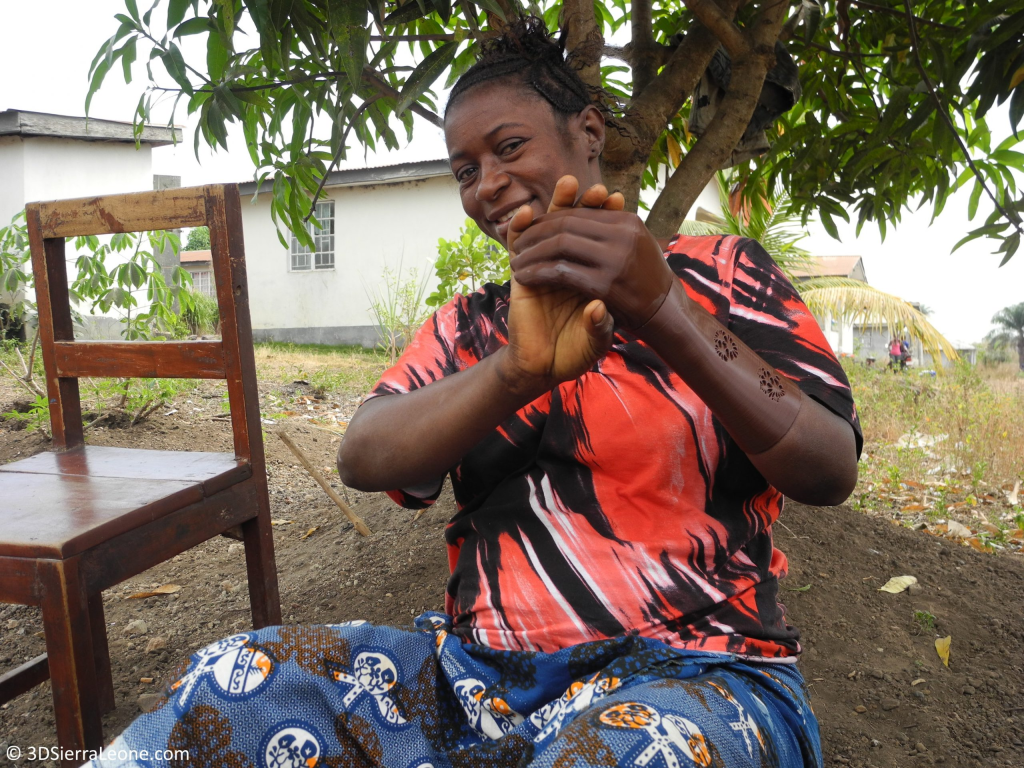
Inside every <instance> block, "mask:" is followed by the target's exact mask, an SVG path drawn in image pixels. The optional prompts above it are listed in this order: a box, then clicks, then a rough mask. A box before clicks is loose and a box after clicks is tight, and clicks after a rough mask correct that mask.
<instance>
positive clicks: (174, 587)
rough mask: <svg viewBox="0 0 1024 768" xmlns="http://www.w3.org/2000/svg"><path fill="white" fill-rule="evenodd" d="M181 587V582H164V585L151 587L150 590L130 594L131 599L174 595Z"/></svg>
mask: <svg viewBox="0 0 1024 768" xmlns="http://www.w3.org/2000/svg"><path fill="white" fill-rule="evenodd" d="M180 589H181V585H179V584H164V585H163V586H162V587H157V588H156V589H151V590H149V591H148V592H136V593H135V594H134V595H128V599H129V600H141V599H143V598H145V597H156V596H157V595H173V594H174V593H175V592H178V591H179V590H180Z"/></svg>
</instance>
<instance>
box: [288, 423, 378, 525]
mask: <svg viewBox="0 0 1024 768" xmlns="http://www.w3.org/2000/svg"><path fill="white" fill-rule="evenodd" d="M277 436H278V437H280V438H281V442H282V443H284V444H285V445H287V446H288V448H289V449H290V450H291V452H292V453H294V454H295V456H296V457H297V458H298V460H299V461H301V462H302V466H304V467H305V468H306V471H307V472H309V474H310V475H312V476H313V479H314V480H316V481H317V482H318V483H320V487H321V488H323V489H324V490H325V491H326V492H327V495H328V496H330V497H331V501H333V502H334V503H335V504H337V505H338V509H340V510H341V511H342V512H344V513H345V517H347V518H348V519H349V522H350V523H352V525H354V526H355V527H356V530H357V531H359V532H360V533H361V534H362V535H363V536H369V535H370V529H369V528H367V527H366V523H364V522H363V521H362V518H360V517H359V515H357V514H356V513H355V512H353V511H352V508H351V507H349V505H348V504H346V503H345V502H344V500H343V499H342V498H341V496H339V495H338V493H337V492H336V491H335V490H334V489H333V488H331V485H330V483H328V482H327V480H326V479H324V476H323V475H322V474H320V470H318V469H317V468H316V467H314V466H313V462H311V461H310V460H309V459H308V458H307V457H306V454H304V453H303V452H302V449H301V448H299V446H297V445H296V444H295V443H294V442H293V441H292V439H291V438H290V437H289V436H288V433H286V432H278V433H277Z"/></svg>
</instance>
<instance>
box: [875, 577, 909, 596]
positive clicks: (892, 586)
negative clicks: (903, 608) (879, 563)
mask: <svg viewBox="0 0 1024 768" xmlns="http://www.w3.org/2000/svg"><path fill="white" fill-rule="evenodd" d="M911 584H917V576H893V577H892V578H891V579H889V580H888V581H887V582H885V584H883V585H882V586H880V587H879V588H878V591H879V592H888V593H889V594H890V595H898V594H899V593H900V592H902V591H903V590H905V589H906V588H907V587H909V586H910V585H911Z"/></svg>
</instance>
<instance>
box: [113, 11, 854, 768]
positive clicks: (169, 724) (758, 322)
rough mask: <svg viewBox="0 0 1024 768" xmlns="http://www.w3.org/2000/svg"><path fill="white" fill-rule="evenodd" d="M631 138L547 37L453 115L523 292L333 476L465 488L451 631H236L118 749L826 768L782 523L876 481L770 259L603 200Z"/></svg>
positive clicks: (492, 72) (352, 448)
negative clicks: (859, 473)
mask: <svg viewBox="0 0 1024 768" xmlns="http://www.w3.org/2000/svg"><path fill="white" fill-rule="evenodd" d="M604 137H605V126H604V120H603V118H602V116H601V113H600V111H599V110H598V109H597V108H596V107H594V106H593V104H592V102H591V99H590V96H589V93H588V92H587V89H586V87H585V86H584V85H583V83H582V82H581V81H580V80H579V78H578V77H577V76H576V74H575V72H574V71H573V70H572V69H571V67H569V66H568V65H567V64H566V63H565V61H564V60H563V56H562V53H561V51H560V50H559V48H558V47H557V46H556V45H555V44H554V43H553V42H551V41H550V39H549V38H548V37H547V34H546V32H545V31H544V30H543V27H542V24H541V23H540V22H539V20H536V19H528V20H525V21H522V22H518V23H517V24H516V25H515V26H514V28H513V29H512V30H510V31H509V33H508V34H506V35H505V36H504V37H503V38H499V39H497V40H495V41H493V42H491V43H490V44H489V47H488V49H487V51H486V52H485V54H484V56H483V58H482V59H481V61H480V62H479V63H478V64H477V65H475V66H474V67H473V68H472V69H470V70H469V71H468V72H467V73H466V74H465V75H464V76H463V77H462V78H461V79H460V80H459V82H458V83H457V85H456V86H455V88H454V89H453V91H452V94H451V97H450V100H449V105H448V110H447V114H446V122H445V138H446V142H447V145H448V149H449V156H450V159H451V165H452V172H453V174H454V175H455V178H456V179H457V180H458V182H459V187H460V190H461V195H462V202H463V206H464V207H465V209H466V212H467V214H468V215H470V216H471V217H472V218H473V219H474V220H475V221H476V222H477V223H478V224H479V225H480V227H481V228H482V229H483V230H484V231H485V232H487V233H488V234H489V235H490V236H491V237H493V238H494V239H495V240H497V241H498V242H501V243H502V244H503V245H506V246H507V247H510V252H511V254H512V256H511V266H512V270H513V274H514V280H513V281H512V283H511V285H509V284H506V285H504V286H496V285H487V286H485V287H484V288H482V289H481V290H480V291H477V292H476V293H475V294H473V295H471V296H469V297H461V296H460V297H456V298H455V299H454V300H453V301H452V302H451V303H449V304H448V305H447V306H445V307H443V308H441V309H440V310H439V311H438V312H437V313H436V314H435V315H434V316H433V317H432V318H431V319H430V320H429V321H428V322H427V323H426V324H425V325H424V327H423V328H422V329H421V330H420V331H419V333H418V334H417V336H416V337H415V339H414V340H413V341H412V343H410V344H409V346H408V348H407V349H406V350H405V353H404V354H403V356H402V358H401V360H399V362H398V364H397V365H396V366H395V367H394V368H392V369H391V370H389V371H387V372H386V373H385V374H384V376H383V378H382V379H381V381H380V382H379V383H378V384H377V386H376V387H375V388H374V390H373V393H372V394H371V396H370V397H369V398H368V399H367V401H366V402H365V403H364V404H363V405H362V406H361V407H360V409H359V411H358V412H357V414H356V416H355V417H354V418H353V420H352V422H351V424H350V426H349V429H348V432H347V435H346V438H345V441H344V444H343V446H342V449H341V451H340V452H339V457H338V466H339V471H340V472H341V476H342V479H343V480H344V482H345V483H346V484H347V485H350V486H353V487H356V488H361V489H363V490H387V491H389V492H390V494H391V495H392V497H393V498H395V499H397V500H398V501H400V503H402V504H404V505H405V506H409V507H423V506H425V505H427V504H430V503H431V502H432V501H433V500H434V499H436V498H437V496H438V494H439V492H440V489H441V485H442V482H443V479H444V477H445V476H446V475H450V476H451V479H452V485H453V489H454V492H455V497H456V501H457V502H458V505H459V512H458V514H456V515H455V517H454V518H453V519H452V521H451V523H450V524H449V526H448V529H447V532H446V540H447V542H448V547H449V557H450V563H451V567H452V577H451V580H450V581H449V585H448V593H447V599H446V614H447V615H441V614H428V615H426V616H423V617H420V619H418V620H417V622H416V627H414V628H408V629H405V630H399V629H393V628H388V627H374V626H370V625H367V624H359V623H355V624H347V625H343V626H328V627H310V628H303V627H292V628H287V627H282V628H269V629H266V630H262V631H259V632H250V633H245V634H243V635H238V636H235V637H233V638H228V639H227V640H224V641H222V642H221V643H219V644H217V645H214V646H211V647H210V648H207V649H204V650H203V651H200V652H199V653H198V654H196V655H194V656H193V657H192V659H191V662H190V664H189V666H188V668H187V669H186V670H185V672H184V673H183V675H182V676H181V678H180V679H179V680H178V681H176V682H175V683H174V685H173V686H172V694H171V696H170V698H169V699H168V701H167V702H166V703H165V704H164V705H163V706H162V708H161V709H159V710H157V711H156V712H154V713H152V714H148V715H144V716H143V717H141V718H140V719H139V720H138V721H136V723H135V724H133V726H132V727H131V728H129V730H128V731H126V733H125V734H123V735H122V736H121V737H119V738H118V739H117V741H115V743H114V745H113V746H114V748H116V749H121V750H125V749H142V748H145V749H148V750H150V752H151V753H152V752H153V751H154V750H156V749H167V748H170V749H187V750H189V752H190V759H191V761H192V763H193V764H203V762H202V761H208V762H210V763H211V764H213V763H216V764H218V765H219V764H230V763H232V762H237V763H239V764H243V763H244V764H250V763H251V764H254V765H267V766H293V765H294V766H298V765H299V764H300V763H301V764H304V765H306V766H307V767H308V768H312V766H315V765H321V764H322V765H345V766H352V765H358V766H362V765H367V766H369V765H380V766H388V768H424V767H425V766H433V767H434V768H440V766H487V765H495V766H497V765H502V766H505V765H508V766H513V765H523V766H526V765H529V766H555V765H560V766H573V765H576V766H590V765H607V766H633V765H636V766H645V765H658V764H664V765H666V766H670V767H671V766H686V765H699V766H712V765H714V766H725V767H726V768H735V767H737V766H786V767H787V768H788V767H790V766H818V765H820V763H821V753H820V746H819V740H818V732H817V723H816V721H815V719H814V715H813V713H812V712H811V710H810V707H809V705H808V702H807V695H806V691H805V688H804V685H803V681H802V678H801V677H800V674H799V672H797V670H796V668H795V666H794V664H793V663H792V662H793V661H795V659H796V656H797V654H798V653H799V644H798V633H797V631H796V630H795V629H794V628H793V627H790V626H788V625H787V624H786V623H785V620H784V611H783V608H782V606H781V605H779V603H778V601H777V596H778V583H777V582H778V579H779V578H780V577H782V576H783V575H784V574H785V570H786V560H785V557H784V556H783V555H782V554H781V553H780V552H778V551H777V550H774V549H773V547H772V538H771V525H772V523H773V522H774V521H775V520H776V519H777V517H778V514H779V512H780V510H781V505H782V496H781V494H782V493H785V494H787V495H790V496H792V497H793V498H796V499H799V500H801V501H805V502H808V503H812V504H835V503H839V502H841V501H842V500H843V499H845V498H846V496H847V495H848V494H849V493H850V491H851V490H852V488H853V485H854V483H855V481H856V461H857V454H858V451H859V446H860V433H859V426H858V423H857V418H856V414H855V410H854V406H853V401H852V398H851V396H850V390H849V386H848V384H847V382H846V379H845V377H844V376H843V373H842V369H841V368H840V367H839V365H838V363H837V362H836V360H835V358H834V356H833V355H832V353H831V351H830V349H829V347H828V345H827V343H826V342H825V340H824V338H823V337H822V335H821V332H820V330H819V329H818V326H817V324H816V322H815V321H814V319H813V318H812V317H811V315H810V313H809V312H808V311H807V310H806V308H805V307H804V306H803V304H802V303H801V302H800V300H799V298H798V296H797V295H796V293H795V292H794V290H793V288H792V286H791V285H790V284H789V283H788V282H787V281H786V279H785V278H784V277H783V276H782V274H781V273H780V272H779V271H778V269H777V268H776V267H775V265H774V264H773V263H772V261H771V259H770V258H769V257H768V256H767V254H766V253H765V252H764V250H763V249H762V248H760V246H758V245H757V243H754V242H752V241H749V240H742V239H738V238H731V237H714V238H697V239H685V238H675V239H673V240H672V241H670V242H669V243H668V244H667V250H666V249H665V248H664V247H663V245H664V244H659V243H658V242H657V241H656V240H655V238H654V237H652V236H651V234H650V233H649V232H648V231H647V230H646V228H645V227H644V225H643V223H642V222H641V221H640V219H639V218H637V217H636V216H635V215H633V214H630V213H626V212H624V211H623V210H622V198H621V196H619V195H611V196H609V195H608V194H607V192H606V191H605V190H604V188H603V187H601V186H600V169H599V158H600V154H601V150H602V148H603V145H604ZM580 183H582V185H583V186H584V187H586V188H587V191H586V192H585V193H584V194H583V195H582V196H581V197H579V199H578V200H577V197H578V190H579V188H580ZM396 488H397V489H402V490H394V489H396ZM109 764H114V763H109ZM127 764H128V765H131V764H132V763H127Z"/></svg>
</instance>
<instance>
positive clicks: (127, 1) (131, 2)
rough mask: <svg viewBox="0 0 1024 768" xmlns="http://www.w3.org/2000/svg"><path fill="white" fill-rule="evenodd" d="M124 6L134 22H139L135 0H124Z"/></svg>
mask: <svg viewBox="0 0 1024 768" xmlns="http://www.w3.org/2000/svg"><path fill="white" fill-rule="evenodd" d="M124 5H125V8H127V9H128V13H129V14H130V15H131V17H132V20H133V21H134V22H136V23H137V24H138V23H141V21H140V19H139V7H138V5H136V3H135V0H124Z"/></svg>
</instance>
